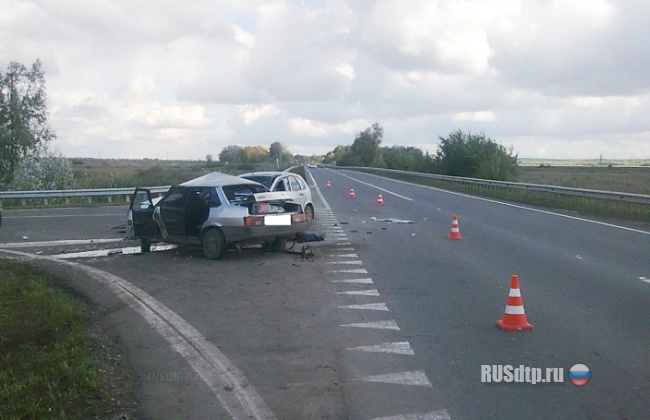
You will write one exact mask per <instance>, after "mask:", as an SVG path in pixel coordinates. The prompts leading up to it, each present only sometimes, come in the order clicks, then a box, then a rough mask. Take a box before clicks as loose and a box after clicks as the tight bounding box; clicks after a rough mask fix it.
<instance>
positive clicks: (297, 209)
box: [126, 172, 309, 259]
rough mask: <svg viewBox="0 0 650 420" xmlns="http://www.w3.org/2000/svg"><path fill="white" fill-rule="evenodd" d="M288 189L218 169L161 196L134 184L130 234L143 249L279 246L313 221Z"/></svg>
mask: <svg viewBox="0 0 650 420" xmlns="http://www.w3.org/2000/svg"><path fill="white" fill-rule="evenodd" d="M287 195H288V194H287V193H283V192H276V193H274V192H269V190H268V189H267V188H266V187H265V186H263V185H261V184H259V183H257V182H253V181H249V180H246V179H242V178H238V177H235V176H232V175H226V174H222V173H219V172H213V173H210V174H207V175H204V176H202V177H199V178H196V179H193V180H191V181H187V182H184V183H182V184H180V185H177V186H174V187H172V188H170V189H169V191H168V192H167V194H166V195H165V196H164V197H163V198H161V199H158V200H156V199H152V198H151V192H150V190H149V189H147V188H136V189H135V193H134V194H133V198H132V200H131V205H130V206H129V211H128V213H127V222H126V237H127V238H128V239H139V240H140V243H141V248H142V251H143V252H147V251H149V250H150V245H151V244H152V243H155V242H167V243H172V244H188V245H200V246H202V247H203V251H204V253H205V256H206V257H207V258H208V259H218V258H221V257H222V256H223V255H224V254H225V253H226V251H227V249H228V248H236V247H241V246H244V245H249V244H256V243H261V244H263V246H264V248H265V249H267V250H269V251H272V252H281V251H284V249H285V247H286V241H287V239H291V238H293V237H294V236H295V235H296V234H300V233H304V232H305V230H307V227H308V226H309V224H308V223H307V215H306V214H305V213H304V211H303V209H302V206H300V205H299V204H297V203H293V200H291V198H290V197H288V196H287Z"/></svg>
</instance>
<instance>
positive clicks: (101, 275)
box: [3, 250, 275, 420]
mask: <svg viewBox="0 0 650 420" xmlns="http://www.w3.org/2000/svg"><path fill="white" fill-rule="evenodd" d="M3 252H6V253H10V254H14V255H18V256H21V257H25V258H29V259H41V260H48V261H54V262H56V263H58V264H63V265H67V266H69V267H73V268H75V269H77V270H79V271H82V272H85V273H86V274H88V275H89V276H90V277H91V278H94V279H95V280H97V281H99V282H100V283H101V284H103V285H104V286H106V287H107V288H108V289H109V290H110V291H111V292H113V293H114V294H115V295H116V296H117V297H118V298H120V299H121V300H122V301H123V302H124V303H125V304H127V305H128V306H129V307H130V308H132V309H133V310H134V311H136V312H137V313H138V314H140V315H141V316H142V318H143V319H144V320H145V321H147V323H149V325H150V326H151V327H152V328H153V329H154V330H155V331H156V332H158V333H159V334H160V335H161V336H162V337H163V338H164V339H165V340H166V341H167V342H168V343H169V345H170V347H171V348H172V349H173V350H174V351H176V352H177V353H179V354H180V355H181V356H182V357H183V358H184V359H185V360H186V361H187V363H188V364H189V365H190V366H191V367H192V369H194V371H195V372H196V373H197V374H198V375H199V377H201V379H202V380H203V381H204V382H205V383H206V385H207V386H208V387H209V388H210V389H211V390H212V392H213V393H214V395H215V397H216V398H217V399H218V400H219V402H220V403H221V405H222V407H223V408H224V409H225V410H226V411H227V412H228V414H230V416H231V417H232V418H233V419H260V420H262V419H275V416H274V414H273V413H272V412H271V410H270V409H269V408H268V407H267V406H266V404H265V403H264V401H263V400H262V397H260V395H259V394H258V393H257V391H255V389H254V388H253V386H252V384H251V383H250V382H249V381H248V380H247V379H246V377H244V375H243V374H242V373H241V372H240V371H239V369H237V367H236V366H235V365H234V364H232V362H231V361H230V360H229V359H228V358H227V357H226V356H225V355H224V354H223V353H221V351H220V350H219V349H217V347H216V346H215V345H214V344H212V343H211V342H209V341H208V340H206V339H205V337H203V335H202V334H201V333H200V332H199V331H198V330H196V329H195V328H194V327H193V326H192V325H190V324H189V323H188V322H187V321H185V320H184V319H183V318H181V317H180V316H178V315H177V314H176V313H175V312H173V311H172V310H171V309H169V308H168V307H166V306H165V305H163V304H162V303H161V302H159V301H158V300H156V299H155V298H154V297H152V296H150V295H149V294H147V293H146V292H144V291H143V290H142V289H140V288H138V287H136V286H134V285H133V284H131V283H129V282H127V281H126V280H124V279H122V278H120V277H118V276H115V275H113V274H111V273H107V272H105V271H102V270H99V269H97V268H94V267H91V266H87V265H83V264H79V263H76V262H71V261H65V260H63V261H62V260H58V259H56V258H52V257H46V256H39V255H34V254H28V253H24V252H20V251H11V250H4V251H3ZM224 390H225V392H224Z"/></svg>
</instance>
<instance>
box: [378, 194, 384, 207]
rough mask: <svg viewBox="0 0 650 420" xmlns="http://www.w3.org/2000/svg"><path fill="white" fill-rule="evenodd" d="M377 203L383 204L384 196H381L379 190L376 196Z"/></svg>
mask: <svg viewBox="0 0 650 420" xmlns="http://www.w3.org/2000/svg"><path fill="white" fill-rule="evenodd" d="M377 205H378V206H383V205H384V197H382V196H381V192H379V195H378V196H377Z"/></svg>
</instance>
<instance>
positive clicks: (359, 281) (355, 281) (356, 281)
mask: <svg viewBox="0 0 650 420" xmlns="http://www.w3.org/2000/svg"><path fill="white" fill-rule="evenodd" d="M332 283H351V284H373V283H372V279H347V280H332Z"/></svg>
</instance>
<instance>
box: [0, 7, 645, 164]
mask: <svg viewBox="0 0 650 420" xmlns="http://www.w3.org/2000/svg"><path fill="white" fill-rule="evenodd" d="M649 39H650V2H648V1H645V0H619V1H613V0H611V1H607V0H590V1H585V0H561V1H552V0H439V1H436V0H408V1H404V0H302V1H300V0H268V1H267V0H185V1H181V0H92V1H83V0H0V71H2V72H4V71H5V70H6V68H7V65H8V64H9V62H11V61H17V62H20V63H23V64H25V65H31V64H32V63H33V62H34V61H35V60H36V59H40V60H41V62H42V64H43V69H44V71H45V72H46V83H47V93H48V104H49V105H48V108H49V111H50V117H51V119H50V125H51V127H52V128H53V129H54V130H55V132H56V133H57V136H58V138H57V140H56V142H55V146H56V147H57V148H58V149H59V150H60V151H61V152H62V153H63V154H64V155H65V156H68V157H102V158H160V159H204V158H205V157H206V155H207V154H212V155H213V156H215V157H216V156H217V155H218V154H219V152H220V151H221V150H222V149H223V148H224V147H226V146H228V145H231V144H237V145H241V146H247V145H262V146H265V147H268V146H269V145H270V144H271V143H272V142H275V141H279V142H281V143H283V144H284V145H285V146H286V147H287V148H288V149H289V151H290V152H292V153H293V154H307V155H311V154H324V153H326V152H328V151H330V150H332V149H334V147H336V146H337V145H339V144H344V145H348V144H352V142H353V141H354V138H355V137H356V135H357V134H358V133H359V132H361V131H363V130H365V129H366V128H368V127H370V126H371V125H372V124H373V123H375V122H376V123H378V124H379V125H380V126H382V127H383V128H384V140H383V143H382V144H383V145H384V146H392V145H405V146H415V147H419V148H421V149H423V150H426V151H430V152H435V150H436V149H437V143H438V139H439V137H440V136H443V137H446V136H447V135H448V134H449V133H450V132H452V131H455V130H457V129H460V130H463V131H465V132H472V133H481V132H483V133H485V135H487V136H488V137H490V138H492V139H494V140H495V141H496V142H498V143H501V144H503V145H505V146H513V150H514V152H515V153H518V154H519V156H520V157H525V158H549V159H550V158H576V159H583V158H590V159H592V158H593V159H596V158H598V157H599V156H600V155H601V154H602V155H603V158H606V159H627V158H642V159H648V158H650V42H648V40H649Z"/></svg>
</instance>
